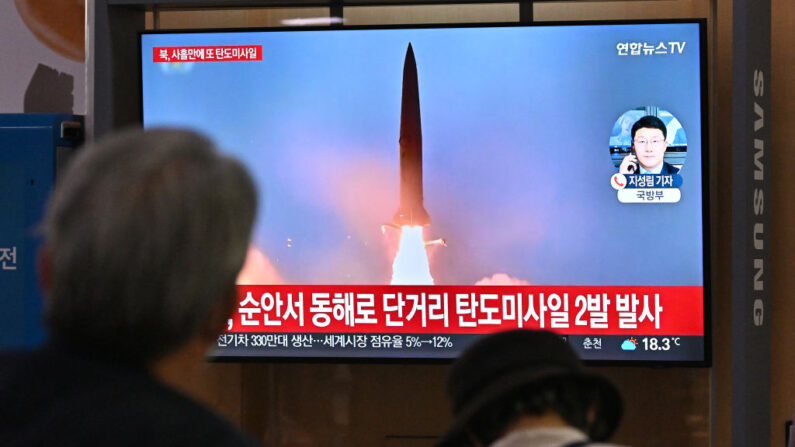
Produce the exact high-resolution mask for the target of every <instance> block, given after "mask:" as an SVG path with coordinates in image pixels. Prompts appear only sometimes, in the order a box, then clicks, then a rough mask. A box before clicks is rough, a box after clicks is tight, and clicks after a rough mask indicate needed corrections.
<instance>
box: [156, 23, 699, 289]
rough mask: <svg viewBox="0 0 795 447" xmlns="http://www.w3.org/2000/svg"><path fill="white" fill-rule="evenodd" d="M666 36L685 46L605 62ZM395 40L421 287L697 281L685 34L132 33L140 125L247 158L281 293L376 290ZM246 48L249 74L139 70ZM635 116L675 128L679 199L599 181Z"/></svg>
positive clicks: (232, 67)
mask: <svg viewBox="0 0 795 447" xmlns="http://www.w3.org/2000/svg"><path fill="white" fill-rule="evenodd" d="M669 41H680V42H687V43H686V46H685V50H684V53H683V54H681V55H680V54H677V55H672V54H666V55H652V56H619V55H618V54H617V51H616V44H617V43H619V42H648V43H651V44H655V45H656V44H658V43H659V42H669ZM409 42H411V44H412V46H413V48H414V52H415V56H416V60H417V67H418V76H419V86H420V106H421V112H422V130H423V155H424V164H423V169H424V189H425V208H426V210H428V212H429V214H430V215H431V219H432V224H431V226H430V227H428V228H427V229H426V238H428V239H430V238H435V237H445V238H446V239H447V242H448V246H447V247H431V248H430V249H429V253H430V258H431V270H432V273H433V275H434V277H435V278H436V280H437V283H443V284H473V283H475V282H476V281H477V280H479V279H481V278H483V277H487V276H491V275H493V274H494V273H497V272H504V273H507V274H509V275H511V276H512V277H515V278H519V279H523V280H526V281H530V282H531V283H533V284H592V285H702V284H703V261H702V218H701V209H702V201H701V179H700V173H701V144H702V140H701V137H702V135H701V126H702V123H701V109H700V107H701V104H700V98H701V92H700V78H699V76H700V72H699V53H698V44H699V38H698V26H697V25H695V24H654V25H609V26H608V25H597V26H571V27H560V26H548V27H547V26H539V27H529V28H523V27H504V28H462V29H443V28H440V29H403V30H340V31H292V32H290V31H266V32H245V33H227V34H193V33H191V34H154V35H144V36H143V37H142V55H143V61H142V63H143V107H144V124H145V125H146V126H160V125H179V126H189V127H192V128H195V129H199V130H201V131H202V132H205V133H207V134H209V135H210V136H211V137H213V138H214V139H215V140H216V141H217V142H218V144H219V146H221V147H222V148H223V149H225V150H227V151H229V152H231V153H233V154H235V155H236V156H237V157H239V158H241V159H242V160H244V162H245V163H246V164H247V166H248V167H249V168H250V169H251V171H252V172H253V174H254V176H255V177H256V180H257V182H258V186H259V188H260V190H261V208H260V215H259V218H258V222H257V224H256V229H255V236H254V237H255V242H256V244H257V245H258V246H259V247H260V248H261V249H262V250H263V251H264V252H265V254H266V255H267V256H268V257H269V258H270V259H271V261H272V262H273V263H274V264H275V266H276V268H277V270H278V271H279V272H280V274H281V275H282V276H283V277H284V278H285V279H286V280H287V281H288V282H292V283H337V284H344V283H374V284H384V283H387V282H388V281H389V278H390V275H391V261H392V255H393V254H394V252H390V251H389V250H390V247H392V246H393V245H394V240H393V239H394V238H395V237H396V236H395V235H394V234H390V233H389V232H388V233H387V234H386V235H384V234H382V233H381V230H380V224H381V223H385V222H390V221H391V219H392V216H393V214H394V213H395V211H396V210H397V207H398V188H399V185H398V175H399V172H398V167H399V159H398V136H399V126H400V96H401V82H402V73H403V60H404V57H405V53H406V47H407V45H408V43H409ZM253 44H255V45H262V46H263V60H262V61H261V62H226V63H219V62H212V63H194V64H183V65H182V66H170V65H168V64H154V63H153V62H152V48H153V47H154V46H191V45H253ZM645 105H655V106H659V107H661V108H663V109H665V110H667V111H669V112H671V113H672V114H673V115H674V116H675V117H676V118H677V119H678V120H679V122H680V123H681V125H682V126H683V128H684V130H685V131H686V133H687V144H688V153H687V162H686V164H685V165H684V168H683V169H682V171H681V175H682V177H683V185H682V200H681V201H680V202H679V203H677V204H657V205H637V204H621V203H619V202H618V200H617V199H616V192H615V191H614V190H613V189H612V188H611V187H610V184H609V180H610V176H611V175H613V174H614V173H615V167H614V166H613V164H612V162H611V159H610V155H609V151H608V141H609V138H610V135H611V131H612V130H613V126H614V124H615V123H616V120H617V119H618V117H619V116H621V114H623V113H624V112H626V111H628V110H630V109H633V108H636V107H642V106H645ZM288 238H289V242H288Z"/></svg>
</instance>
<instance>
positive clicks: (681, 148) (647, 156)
mask: <svg viewBox="0 0 795 447" xmlns="http://www.w3.org/2000/svg"><path fill="white" fill-rule="evenodd" d="M686 156H687V137H686V136H685V130H684V129H683V128H682V125H681V124H680V123H679V120H677V119H676V117H674V116H673V115H672V114H671V113H670V112H668V111H667V110H665V109H662V108H660V107H656V106H646V107H638V108H635V109H632V110H629V111H627V112H625V113H624V114H622V115H621V116H620V117H619V118H618V120H617V121H616V123H615V125H613V132H612V134H611V135H610V157H611V159H612V160H613V165H614V166H615V167H616V168H617V169H618V172H620V173H621V174H625V175H626V174H661V175H672V174H679V171H680V170H681V169H682V167H683V165H684V162H685V157H686Z"/></svg>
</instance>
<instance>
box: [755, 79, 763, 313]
mask: <svg viewBox="0 0 795 447" xmlns="http://www.w3.org/2000/svg"><path fill="white" fill-rule="evenodd" d="M753 84H754V85H753V87H754V97H755V98H759V97H761V96H762V95H764V93H765V80H764V73H763V72H762V70H754V80H753ZM754 116H755V119H754V134H755V136H754V161H753V163H754V169H753V171H754V184H755V187H754V194H753V208H754V218H755V219H756V222H754V229H753V245H754V260H753V262H754V268H753V275H754V279H753V284H754V293H755V294H756V293H757V292H764V290H765V276H764V274H765V261H764V258H763V254H764V248H765V247H764V235H765V227H764V223H763V222H762V216H763V215H764V212H765V190H764V183H763V182H764V179H765V173H764V157H765V140H764V139H763V138H762V137H761V135H758V132H759V131H760V130H762V129H763V128H764V127H765V110H764V109H763V108H762V106H760V105H759V103H757V102H756V101H754ZM753 320H754V325H755V326H762V325H763V324H764V322H765V311H764V302H763V301H762V299H761V298H756V299H754V308H753Z"/></svg>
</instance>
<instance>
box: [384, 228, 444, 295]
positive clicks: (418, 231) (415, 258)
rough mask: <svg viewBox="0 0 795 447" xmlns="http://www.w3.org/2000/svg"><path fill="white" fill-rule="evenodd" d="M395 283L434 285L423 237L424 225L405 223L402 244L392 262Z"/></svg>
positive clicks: (401, 231) (402, 229)
mask: <svg viewBox="0 0 795 447" xmlns="http://www.w3.org/2000/svg"><path fill="white" fill-rule="evenodd" d="M390 284H393V285H432V284H433V277H432V276H431V268H430V265H429V264H428V252H427V251H426V250H425V240H424V239H423V237H422V227H421V226H418V225H415V226H411V225H404V226H403V228H401V230H400V245H399V246H398V251H397V254H396V255H395V260H394V262H393V263H392V281H391V282H390Z"/></svg>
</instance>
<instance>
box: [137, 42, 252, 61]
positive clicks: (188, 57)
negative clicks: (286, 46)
mask: <svg viewBox="0 0 795 447" xmlns="http://www.w3.org/2000/svg"><path fill="white" fill-rule="evenodd" d="M152 60H153V61H154V62H156V63H157V62H244V61H261V60H262V45H224V46H204V47H154V48H153V49H152Z"/></svg>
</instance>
